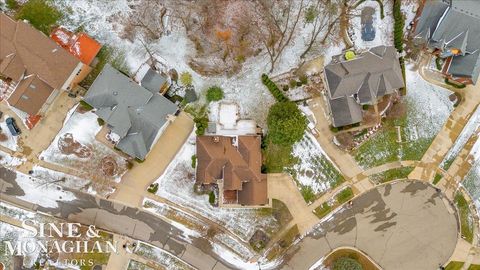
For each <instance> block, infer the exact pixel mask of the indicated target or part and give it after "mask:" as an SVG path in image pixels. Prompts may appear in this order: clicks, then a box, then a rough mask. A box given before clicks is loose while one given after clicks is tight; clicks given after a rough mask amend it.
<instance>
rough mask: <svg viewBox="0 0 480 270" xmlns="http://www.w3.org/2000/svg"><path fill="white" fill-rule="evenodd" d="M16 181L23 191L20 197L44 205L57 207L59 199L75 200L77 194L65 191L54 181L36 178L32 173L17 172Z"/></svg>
mask: <svg viewBox="0 0 480 270" xmlns="http://www.w3.org/2000/svg"><path fill="white" fill-rule="evenodd" d="M16 183H17V185H18V188H19V189H21V190H22V191H23V192H22V193H23V195H22V196H17V197H18V198H19V199H21V200H24V201H27V202H30V203H34V204H38V205H40V206H43V207H48V208H56V207H58V203H57V201H73V200H75V199H76V196H75V195H74V194H73V193H71V192H69V191H64V190H63V189H62V188H61V187H60V186H58V185H57V184H55V183H53V182H49V181H44V180H42V179H37V178H34V177H32V176H30V175H26V174H22V173H19V172H17V178H16Z"/></svg>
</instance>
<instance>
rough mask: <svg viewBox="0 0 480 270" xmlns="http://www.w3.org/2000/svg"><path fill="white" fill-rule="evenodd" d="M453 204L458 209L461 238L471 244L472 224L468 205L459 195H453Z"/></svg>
mask: <svg viewBox="0 0 480 270" xmlns="http://www.w3.org/2000/svg"><path fill="white" fill-rule="evenodd" d="M455 204H456V206H457V208H458V212H459V213H458V214H459V216H460V228H461V232H462V236H463V237H464V238H465V240H467V241H468V242H470V243H472V241H473V224H472V213H470V208H469V207H468V203H467V201H466V200H465V198H464V197H463V195H462V194H461V193H457V194H456V195H455Z"/></svg>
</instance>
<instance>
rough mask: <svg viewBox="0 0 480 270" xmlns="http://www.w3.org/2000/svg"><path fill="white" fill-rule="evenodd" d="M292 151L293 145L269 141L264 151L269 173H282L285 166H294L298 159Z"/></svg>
mask: <svg viewBox="0 0 480 270" xmlns="http://www.w3.org/2000/svg"><path fill="white" fill-rule="evenodd" d="M291 153H292V147H291V146H281V145H276V144H273V143H268V145H267V147H266V149H264V152H263V155H264V157H265V167H266V171H267V172H268V173H281V172H283V171H284V168H285V167H290V166H293V165H294V164H295V163H296V162H297V161H298V160H297V159H296V158H294V157H293V156H292V154H291Z"/></svg>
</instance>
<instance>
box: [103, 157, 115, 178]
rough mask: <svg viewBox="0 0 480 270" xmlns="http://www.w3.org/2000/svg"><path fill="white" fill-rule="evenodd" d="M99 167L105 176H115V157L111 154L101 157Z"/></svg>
mask: <svg viewBox="0 0 480 270" xmlns="http://www.w3.org/2000/svg"><path fill="white" fill-rule="evenodd" d="M100 167H101V169H102V172H103V174H104V175H106V176H115V175H116V174H117V168H118V164H117V162H116V161H115V158H113V157H111V156H107V157H104V158H102V162H101V163H100Z"/></svg>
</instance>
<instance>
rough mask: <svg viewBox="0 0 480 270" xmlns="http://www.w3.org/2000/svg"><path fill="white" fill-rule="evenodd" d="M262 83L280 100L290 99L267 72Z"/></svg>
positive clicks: (263, 75)
mask: <svg viewBox="0 0 480 270" xmlns="http://www.w3.org/2000/svg"><path fill="white" fill-rule="evenodd" d="M262 83H263V84H264V85H265V86H266V87H267V88H268V90H269V91H270V93H271V94H272V95H273V97H274V98H275V99H276V100H277V101H278V102H284V101H288V98H287V97H286V96H285V95H284V94H283V93H282V91H280V89H278V86H277V85H276V84H275V83H274V82H272V80H270V78H268V76H267V74H262Z"/></svg>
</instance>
